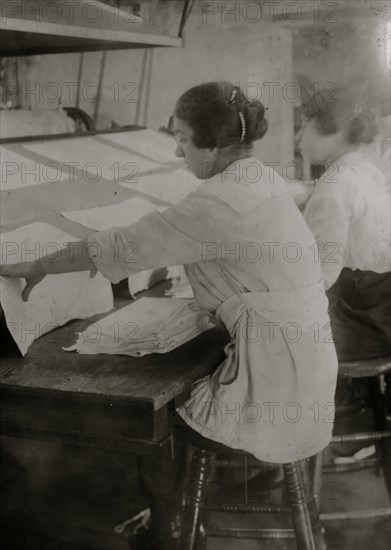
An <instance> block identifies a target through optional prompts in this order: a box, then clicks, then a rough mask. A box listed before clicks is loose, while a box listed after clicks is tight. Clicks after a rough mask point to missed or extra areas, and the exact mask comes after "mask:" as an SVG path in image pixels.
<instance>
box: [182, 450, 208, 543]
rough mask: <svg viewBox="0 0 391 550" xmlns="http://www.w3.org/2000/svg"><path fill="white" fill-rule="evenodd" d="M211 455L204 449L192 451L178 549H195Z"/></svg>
mask: <svg viewBox="0 0 391 550" xmlns="http://www.w3.org/2000/svg"><path fill="white" fill-rule="evenodd" d="M213 456H214V455H213V453H210V452H208V451H206V450H205V449H196V450H195V451H194V454H193V459H192V465H191V471H190V478H189V482H188V490H187V496H186V504H185V510H184V514H183V521H182V531H181V538H180V544H179V548H180V550H197V544H198V537H199V532H200V524H201V516H202V509H203V501H204V495H205V488H206V482H207V479H208V468H209V464H210V460H211V458H212V457H213Z"/></svg>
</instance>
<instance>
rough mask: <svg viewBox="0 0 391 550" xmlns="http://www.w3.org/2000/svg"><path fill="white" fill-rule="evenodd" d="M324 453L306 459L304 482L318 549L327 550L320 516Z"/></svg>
mask: <svg viewBox="0 0 391 550" xmlns="http://www.w3.org/2000/svg"><path fill="white" fill-rule="evenodd" d="M322 463H323V453H322V452H320V453H318V454H317V455H315V456H312V457H311V458H310V459H307V460H306V461H305V466H304V482H305V490H306V498H307V507H308V512H309V514H310V520H311V525H312V532H313V535H314V539H315V547H316V550H326V541H325V538H324V531H323V527H322V524H321V521H320V517H319V508H320V490H321V477H322Z"/></svg>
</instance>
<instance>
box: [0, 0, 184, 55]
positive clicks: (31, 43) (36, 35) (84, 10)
mask: <svg viewBox="0 0 391 550" xmlns="http://www.w3.org/2000/svg"><path fill="white" fill-rule="evenodd" d="M70 5H72V9H71V8H70ZM0 9H1V20H2V36H1V45H0V55H2V56H19V55H37V54H48V53H68V52H81V51H96V50H115V49H128V48H149V47H178V46H181V45H182V40H181V38H178V37H176V36H170V35H168V34H164V33H162V32H160V31H158V30H157V29H155V28H153V27H152V26H151V25H150V24H148V23H146V22H145V21H143V20H141V19H140V18H139V17H137V16H135V15H132V14H129V13H127V12H124V11H123V10H118V9H114V8H113V7H111V6H108V5H106V4H104V3H103V2H99V1H97V0H94V2H91V1H88V0H78V2H74V3H72V2H71V3H69V4H68V5H65V4H64V2H60V0H52V1H51V2H48V3H47V2H44V1H43V0H41V1H40V2H34V3H32V4H31V5H30V6H29V5H28V3H26V2H25V1H24V0H13V1H12V2H5V3H1V5H0Z"/></svg>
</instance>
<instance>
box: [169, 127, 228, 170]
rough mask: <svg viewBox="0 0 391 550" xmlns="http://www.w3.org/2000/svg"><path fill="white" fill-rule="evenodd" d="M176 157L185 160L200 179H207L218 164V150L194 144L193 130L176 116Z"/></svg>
mask: <svg viewBox="0 0 391 550" xmlns="http://www.w3.org/2000/svg"><path fill="white" fill-rule="evenodd" d="M173 126H174V136H175V140H176V144H177V147H176V150H175V155H176V156H177V157H180V158H183V160H184V162H185V164H186V166H187V167H188V168H189V170H191V171H192V172H193V174H194V175H195V176H196V177H197V178H198V179H207V178H208V177H210V175H211V174H212V171H213V167H214V165H215V162H216V157H217V149H200V148H198V147H196V146H195V145H194V143H193V130H192V128H191V126H189V124H188V123H187V122H186V121H184V120H182V119H180V118H177V117H176V116H174V124H173Z"/></svg>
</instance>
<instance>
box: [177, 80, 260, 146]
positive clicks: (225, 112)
mask: <svg viewBox="0 0 391 550" xmlns="http://www.w3.org/2000/svg"><path fill="white" fill-rule="evenodd" d="M174 114H175V116H177V117H178V118H180V119H182V120H184V121H186V122H187V123H188V124H189V126H190V127H191V128H192V130H193V143H194V145H195V146H196V147H199V148H201V149H207V148H208V149H214V148H215V147H217V148H223V147H228V146H237V147H238V148H242V147H245V148H248V147H250V146H251V145H252V143H253V142H254V141H256V140H257V139H261V138H262V137H263V136H264V135H265V133H266V131H267V128H268V121H267V120H266V119H265V108H264V106H263V105H262V103H261V102H260V101H255V100H253V101H250V100H248V99H247V97H246V96H245V95H244V94H243V93H242V91H241V90H240V88H239V87H238V86H234V85H233V84H231V83H230V82H206V83H204V84H200V85H199V86H195V87H194V88H190V90H187V92H185V93H184V94H183V95H182V96H181V97H180V98H179V100H178V102H177V104H176V107H175V111H174Z"/></svg>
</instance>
